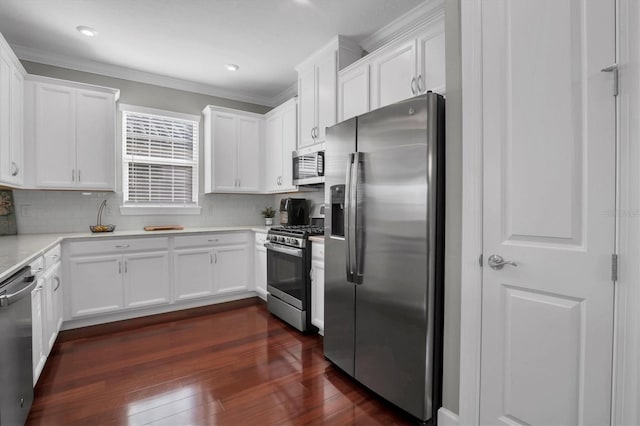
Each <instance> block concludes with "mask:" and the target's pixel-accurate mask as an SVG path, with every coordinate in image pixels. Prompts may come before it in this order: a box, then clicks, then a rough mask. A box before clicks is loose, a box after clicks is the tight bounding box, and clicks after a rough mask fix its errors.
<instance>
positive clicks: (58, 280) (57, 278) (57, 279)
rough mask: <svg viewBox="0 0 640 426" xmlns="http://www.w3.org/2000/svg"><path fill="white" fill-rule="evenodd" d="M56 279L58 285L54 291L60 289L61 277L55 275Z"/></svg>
mask: <svg viewBox="0 0 640 426" xmlns="http://www.w3.org/2000/svg"><path fill="white" fill-rule="evenodd" d="M53 279H54V280H56V282H57V283H58V285H57V286H56V288H54V289H53V291H58V289H59V288H60V277H53Z"/></svg>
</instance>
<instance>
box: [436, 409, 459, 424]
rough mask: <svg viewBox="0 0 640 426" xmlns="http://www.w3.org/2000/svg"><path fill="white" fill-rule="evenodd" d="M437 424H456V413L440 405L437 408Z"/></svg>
mask: <svg viewBox="0 0 640 426" xmlns="http://www.w3.org/2000/svg"><path fill="white" fill-rule="evenodd" d="M438 426H458V415H457V414H455V413H453V412H451V411H449V410H447V409H446V408H444V407H440V409H439V410H438Z"/></svg>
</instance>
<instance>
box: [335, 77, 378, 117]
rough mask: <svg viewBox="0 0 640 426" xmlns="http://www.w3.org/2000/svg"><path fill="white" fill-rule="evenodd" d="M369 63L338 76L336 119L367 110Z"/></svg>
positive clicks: (353, 115)
mask: <svg viewBox="0 0 640 426" xmlns="http://www.w3.org/2000/svg"><path fill="white" fill-rule="evenodd" d="M369 105H370V103H369V64H362V65H360V66H358V67H357V68H352V69H350V70H349V71H346V72H343V73H341V74H340V76H339V77H338V121H343V120H346V119H347V118H351V117H355V116H357V115H360V114H364V113H365V112H369Z"/></svg>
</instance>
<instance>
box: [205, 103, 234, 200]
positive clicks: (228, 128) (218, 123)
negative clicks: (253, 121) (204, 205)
mask: <svg viewBox="0 0 640 426" xmlns="http://www.w3.org/2000/svg"><path fill="white" fill-rule="evenodd" d="M236 122H237V118H236V117H234V116H233V115H229V114H219V113H213V114H212V117H211V125H212V126H213V128H212V131H211V139H212V140H211V144H212V145H213V146H212V147H211V150H212V154H213V161H212V162H211V163H212V164H213V185H212V189H213V191H214V192H215V191H221V192H225V191H227V192H234V191H236V186H237V173H236V163H237V161H238V151H237V133H236V127H237V126H236Z"/></svg>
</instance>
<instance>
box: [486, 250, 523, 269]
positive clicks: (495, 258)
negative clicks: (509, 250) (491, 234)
mask: <svg viewBox="0 0 640 426" xmlns="http://www.w3.org/2000/svg"><path fill="white" fill-rule="evenodd" d="M487 263H488V264H489V266H490V267H491V269H495V270H496V271H499V270H501V269H502V268H504V265H511V266H513V267H514V268H517V267H518V264H517V263H515V262H511V261H510V260H504V258H503V257H502V256H500V255H497V254H492V255H491V256H489V259H487Z"/></svg>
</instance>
